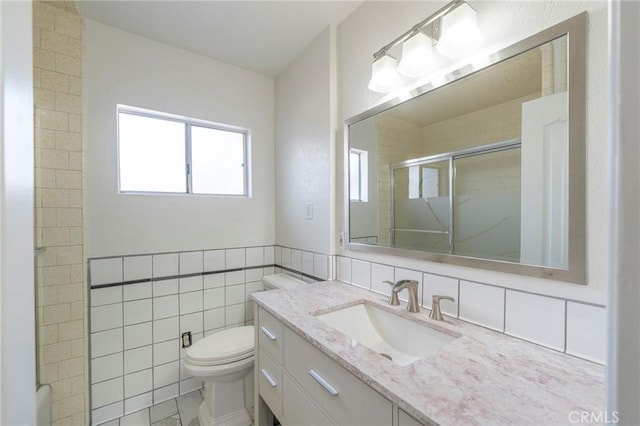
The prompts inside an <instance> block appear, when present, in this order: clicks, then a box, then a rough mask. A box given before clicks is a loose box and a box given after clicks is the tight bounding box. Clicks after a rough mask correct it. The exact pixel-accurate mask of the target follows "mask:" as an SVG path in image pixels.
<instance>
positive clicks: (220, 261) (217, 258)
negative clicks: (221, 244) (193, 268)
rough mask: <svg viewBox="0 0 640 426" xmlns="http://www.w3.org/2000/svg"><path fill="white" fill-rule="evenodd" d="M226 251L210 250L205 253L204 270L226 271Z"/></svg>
mask: <svg viewBox="0 0 640 426" xmlns="http://www.w3.org/2000/svg"><path fill="white" fill-rule="evenodd" d="M224 258H225V251H224V250H209V251H205V252H204V270H205V272H208V271H222V270H224V269H225V260H224Z"/></svg>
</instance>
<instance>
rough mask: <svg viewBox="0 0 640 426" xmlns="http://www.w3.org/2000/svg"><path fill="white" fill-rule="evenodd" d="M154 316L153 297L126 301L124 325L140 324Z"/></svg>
mask: <svg viewBox="0 0 640 426" xmlns="http://www.w3.org/2000/svg"><path fill="white" fill-rule="evenodd" d="M152 318H153V312H152V303H151V299H143V300H134V301H131V302H124V325H125V326H126V325H132V324H139V323H141V322H147V321H151V319H152Z"/></svg>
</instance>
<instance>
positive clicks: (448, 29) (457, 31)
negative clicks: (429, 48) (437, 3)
mask: <svg viewBox="0 0 640 426" xmlns="http://www.w3.org/2000/svg"><path fill="white" fill-rule="evenodd" d="M483 41H484V37H483V36H482V33H481V32H480V28H478V15H477V14H476V11H475V10H473V8H472V7H471V6H469V5H468V4H467V3H462V4H461V5H460V6H458V7H456V8H455V9H453V10H452V11H451V12H449V13H447V14H446V15H444V16H443V17H442V35H441V36H440V40H438V44H437V48H438V52H440V54H442V55H443V56H446V57H448V58H459V57H461V56H464V55H467V54H469V53H471V52H473V51H474V50H475V49H476V48H477V47H478V46H480V45H481V44H482V43H483Z"/></svg>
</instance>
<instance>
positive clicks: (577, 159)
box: [344, 12, 587, 284]
mask: <svg viewBox="0 0 640 426" xmlns="http://www.w3.org/2000/svg"><path fill="white" fill-rule="evenodd" d="M564 35H566V36H567V68H568V69H567V74H568V75H567V87H568V88H569V96H568V118H569V125H568V145H569V172H568V173H569V183H568V185H569V212H568V214H569V218H570V219H569V245H568V250H569V253H568V261H569V267H568V269H557V268H550V267H545V266H537V265H527V264H521V263H515V262H506V261H500V260H492V259H484V258H477V257H466V256H460V255H452V254H444V253H434V252H426V251H419V250H410V249H403V248H395V247H380V246H376V245H368V244H362V243H354V242H351V235H350V229H349V228H350V220H349V219H350V217H349V213H350V200H349V126H350V125H352V124H355V123H357V122H359V121H362V120H365V119H367V118H370V117H373V116H374V115H376V114H378V113H381V112H383V111H385V110H387V109H389V108H392V107H394V106H396V105H399V104H401V103H404V102H406V101H409V100H411V99H413V98H416V97H418V96H420V95H423V94H425V93H429V92H431V91H433V90H435V89H438V88H442V87H444V86H446V85H447V84H449V83H452V82H454V81H457V80H460V79H462V78H464V77H467V76H470V75H472V74H474V73H476V72H478V71H480V70H484V69H487V68H489V67H491V66H492V65H495V64H497V63H499V62H502V61H504V60H507V59H510V58H512V57H514V56H516V55H518V54H520V53H523V52H525V51H528V50H530V49H533V48H535V47H538V46H540V45H542V44H544V43H547V42H549V41H551V40H554V39H556V38H558V37H562V36H564ZM586 75H587V12H582V13H581V14H579V15H576V16H574V17H573V18H569V19H567V20H566V21H563V22H561V23H559V24H556V25H554V26H552V27H550V28H547V29H545V30H543V31H540V32H539V33H537V34H534V35H532V36H530V37H528V38H526V39H524V40H522V41H519V42H517V43H515V44H513V45H511V46H508V47H506V48H504V49H502V50H500V51H498V52H496V53H494V54H491V55H489V61H488V63H487V64H486V65H484V66H482V67H475V66H473V65H471V64H470V65H466V66H464V67H462V68H459V69H457V70H455V71H453V72H451V73H449V74H447V75H446V76H445V80H446V81H444V82H443V83H441V84H436V85H434V84H433V83H428V84H425V85H424V86H421V87H418V88H416V89H413V90H411V91H410V92H409V93H408V94H405V95H403V96H398V97H396V98H394V99H391V100H389V101H387V102H384V103H382V104H380V105H377V106H375V107H373V108H371V109H369V110H367V111H365V112H363V113H360V114H358V115H356V116H354V117H352V118H350V119H348V120H345V126H344V141H345V143H344V199H345V222H344V228H345V248H346V249H347V250H353V251H361V252H370V253H380V254H388V255H394V256H402V257H409V258H413V259H420V260H426V261H431V262H438V263H447V264H452V265H459V266H465V267H471V268H480V269H488V270H493V271H498V272H506V273H510V274H518V275H525V276H531V277H537V278H544V279H551V280H557V281H565V282H571V283H576V284H586V283H587V235H586V234H587V229H586V223H587V222H586V215H587V212H586V179H587V176H586V142H587V141H586V84H587V81H586Z"/></svg>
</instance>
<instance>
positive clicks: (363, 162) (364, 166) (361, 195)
mask: <svg viewBox="0 0 640 426" xmlns="http://www.w3.org/2000/svg"><path fill="white" fill-rule="evenodd" d="M352 155H356V156H357V157H358V187H357V189H358V198H351V190H352V187H351V186H350V187H349V201H350V202H354V203H367V202H369V152H368V151H365V150H363V149H358V148H350V149H349V165H350V166H351V156H352ZM349 185H351V179H349Z"/></svg>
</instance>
